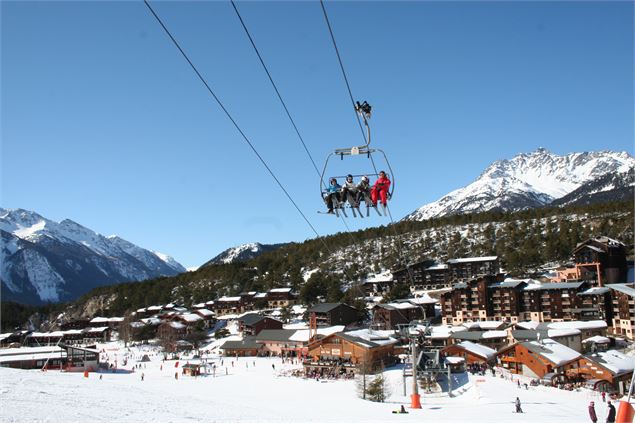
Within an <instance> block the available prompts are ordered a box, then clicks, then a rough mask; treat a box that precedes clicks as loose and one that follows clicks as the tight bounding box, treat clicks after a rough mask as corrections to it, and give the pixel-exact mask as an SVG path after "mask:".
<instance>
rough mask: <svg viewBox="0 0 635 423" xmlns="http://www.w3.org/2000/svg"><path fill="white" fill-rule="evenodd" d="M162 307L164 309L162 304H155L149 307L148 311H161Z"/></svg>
mask: <svg viewBox="0 0 635 423" xmlns="http://www.w3.org/2000/svg"><path fill="white" fill-rule="evenodd" d="M162 309H163V306H160V305H154V306H150V307H148V311H161V310H162Z"/></svg>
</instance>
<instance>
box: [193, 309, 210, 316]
mask: <svg viewBox="0 0 635 423" xmlns="http://www.w3.org/2000/svg"><path fill="white" fill-rule="evenodd" d="M196 313H198V314H200V315H201V316H204V317H209V316H213V315H214V312H212V311H210V310H208V309H206V308H199V309H198V310H196Z"/></svg>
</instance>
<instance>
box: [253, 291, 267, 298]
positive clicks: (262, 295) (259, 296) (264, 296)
mask: <svg viewBox="0 0 635 423" xmlns="http://www.w3.org/2000/svg"><path fill="white" fill-rule="evenodd" d="M266 297H267V293H266V292H259V293H257V294H256V295H254V298H266Z"/></svg>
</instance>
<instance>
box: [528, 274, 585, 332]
mask: <svg viewBox="0 0 635 423" xmlns="http://www.w3.org/2000/svg"><path fill="white" fill-rule="evenodd" d="M588 288H589V285H588V283H586V282H583V281H582V282H581V281H578V282H561V283H542V284H532V285H530V286H527V287H526V288H525V289H524V291H523V308H524V312H523V315H522V319H521V320H534V321H536V322H549V321H555V322H557V321H565V320H576V317H577V316H576V315H575V314H574V312H573V310H576V309H579V308H580V305H581V301H580V298H579V297H578V294H579V293H581V292H583V291H586V290H587V289H588Z"/></svg>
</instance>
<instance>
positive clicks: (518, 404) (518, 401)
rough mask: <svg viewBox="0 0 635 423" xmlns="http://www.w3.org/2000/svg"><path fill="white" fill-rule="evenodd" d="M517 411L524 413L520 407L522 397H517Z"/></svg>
mask: <svg viewBox="0 0 635 423" xmlns="http://www.w3.org/2000/svg"><path fill="white" fill-rule="evenodd" d="M516 412H517V413H522V412H523V409H522V408H520V398H518V397H516Z"/></svg>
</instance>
